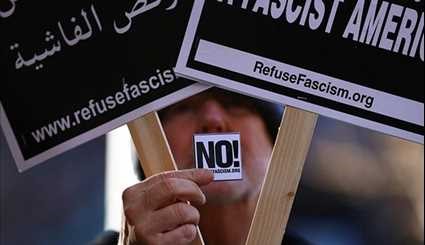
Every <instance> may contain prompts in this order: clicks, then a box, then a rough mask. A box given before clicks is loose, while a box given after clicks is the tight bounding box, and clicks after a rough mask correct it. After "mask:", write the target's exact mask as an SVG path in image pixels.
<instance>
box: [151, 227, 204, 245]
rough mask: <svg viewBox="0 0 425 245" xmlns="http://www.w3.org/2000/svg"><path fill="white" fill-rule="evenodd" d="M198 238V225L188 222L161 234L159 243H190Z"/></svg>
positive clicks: (168, 244)
mask: <svg viewBox="0 0 425 245" xmlns="http://www.w3.org/2000/svg"><path fill="white" fill-rule="evenodd" d="M195 238H196V226H195V225H193V224H186V225H182V226H179V227H177V228H176V229H174V230H172V231H169V232H166V233H163V234H161V236H159V241H160V242H159V244H164V245H188V244H189V243H190V242H192V241H193V240H195Z"/></svg>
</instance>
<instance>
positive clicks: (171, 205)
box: [123, 169, 213, 245]
mask: <svg viewBox="0 0 425 245" xmlns="http://www.w3.org/2000/svg"><path fill="white" fill-rule="evenodd" d="M212 180H213V174H212V173H211V172H210V171H207V170H203V169H192V170H181V171H171V172H166V173H161V174H157V175H154V176H152V177H150V178H147V179H146V180H144V181H143V182H141V183H138V184H136V185H134V186H131V187H129V188H127V189H126V190H125V191H124V193H123V206H124V213H125V216H126V218H127V222H128V223H129V225H130V226H131V227H132V229H133V232H134V235H135V238H136V240H137V244H143V245H168V244H170V245H171V244H172V245H180V244H182V245H183V244H189V243H190V242H192V241H193V240H194V239H195V237H196V226H197V225H198V224H199V219H200V214H199V211H198V210H197V209H196V208H195V207H194V206H191V205H189V204H188V202H190V203H191V204H194V205H202V204H204V203H205V202H206V198H205V195H204V194H203V193H202V191H201V189H200V186H203V185H207V184H209V183H210V182H211V181H212Z"/></svg>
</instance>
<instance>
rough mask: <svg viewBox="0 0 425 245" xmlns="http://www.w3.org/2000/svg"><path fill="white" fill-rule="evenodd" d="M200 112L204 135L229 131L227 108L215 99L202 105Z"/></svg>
mask: <svg viewBox="0 0 425 245" xmlns="http://www.w3.org/2000/svg"><path fill="white" fill-rule="evenodd" d="M201 108H202V109H201V110H200V113H201V115H200V117H201V118H202V121H201V131H202V132H203V133H215V132H224V131H227V130H228V123H229V122H228V116H227V112H226V110H225V108H224V107H223V106H222V105H221V104H220V103H218V102H217V101H216V100H214V99H209V100H207V101H205V102H203V103H202V106H201Z"/></svg>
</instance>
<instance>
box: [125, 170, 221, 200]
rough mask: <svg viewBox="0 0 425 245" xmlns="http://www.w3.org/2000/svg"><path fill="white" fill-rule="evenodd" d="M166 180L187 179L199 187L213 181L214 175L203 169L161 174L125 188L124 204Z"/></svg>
mask: <svg viewBox="0 0 425 245" xmlns="http://www.w3.org/2000/svg"><path fill="white" fill-rule="evenodd" d="M168 178H179V179H187V180H191V181H193V182H195V183H196V184H198V185H199V186H203V185H207V184H209V183H210V182H212V181H213V179H214V175H213V173H212V172H211V171H209V170H205V169H189V170H179V171H169V172H163V173H161V174H157V175H154V176H151V177H149V178H147V179H146V180H144V181H142V182H140V183H138V184H136V185H133V186H131V187H129V188H127V189H126V190H125V191H124V192H123V194H122V200H123V202H124V203H126V202H132V201H134V200H135V199H138V198H140V197H141V196H142V195H143V193H144V192H145V191H146V190H147V189H150V188H151V187H152V186H153V185H156V184H158V183H160V182H162V181H164V180H165V179H168Z"/></svg>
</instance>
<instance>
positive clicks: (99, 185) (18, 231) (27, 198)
mask: <svg viewBox="0 0 425 245" xmlns="http://www.w3.org/2000/svg"><path fill="white" fill-rule="evenodd" d="M132 152H133V151H132V142H131V139H130V136H129V133H128V130H127V128H126V127H121V128H118V129H116V130H114V131H112V132H110V133H109V134H108V135H107V136H105V137H101V138H98V139H96V140H93V141H91V142H89V143H86V144H84V145H82V146H80V147H77V148H75V149H73V150H71V151H69V152H67V153H65V154H62V155H61V156H58V157H56V158H54V159H51V160H49V161H47V162H45V163H43V164H41V165H39V166H36V167H34V168H32V169H30V170H28V171H27V172H24V173H21V174H19V173H18V172H17V168H16V166H15V163H14V161H13V159H12V157H11V153H10V151H9V148H8V146H7V145H6V142H5V139H4V135H3V134H2V132H0V244H1V245H15V244H16V245H18V244H43V245H50V244H52V245H53V244H62V245H67V244H70V245H71V244H72V245H75V244H87V243H88V242H89V241H91V240H93V239H94V238H95V237H96V236H98V235H99V234H100V233H101V232H102V231H103V230H119V228H120V222H121V192H122V190H123V189H125V188H126V187H127V186H130V185H132V184H134V183H136V181H137V178H136V176H135V174H134V162H135V161H136V159H135V157H134V154H132ZM288 229H289V230H290V231H291V232H294V233H296V234H298V235H299V236H301V237H303V238H304V239H306V240H308V241H310V242H312V243H313V244H317V245H339V244H341V245H372V244H373V245H375V244H386V245H405V244H407V245H416V244H424V148H423V145H419V144H415V143H412V142H407V141H404V140H400V139H397V138H394V137H390V136H386V135H383V134H380V133H377V132H374V131H371V130H367V129H363V128H360V127H356V126H352V125H349V124H346V123H343V122H339V121H336V120H332V119H328V118H325V117H320V118H319V121H318V125H317V129H316V132H315V136H314V138H313V142H312V145H311V148H310V153H309V155H308V158H307V162H306V165H305V167H304V172H303V176H302V179H301V183H300V186H299V189H298V193H297V196H296V199H295V203H294V206H293V212H292V214H291V217H290V220H289V224H288Z"/></svg>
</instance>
